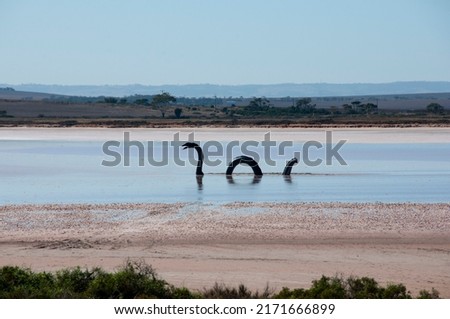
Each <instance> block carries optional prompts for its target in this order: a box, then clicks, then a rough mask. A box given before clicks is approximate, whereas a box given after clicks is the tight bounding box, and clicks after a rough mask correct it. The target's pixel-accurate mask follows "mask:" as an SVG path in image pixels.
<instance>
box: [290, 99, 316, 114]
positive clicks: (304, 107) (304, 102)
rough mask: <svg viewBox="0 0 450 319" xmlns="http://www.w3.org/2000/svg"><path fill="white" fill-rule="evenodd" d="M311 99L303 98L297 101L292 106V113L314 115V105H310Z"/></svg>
mask: <svg viewBox="0 0 450 319" xmlns="http://www.w3.org/2000/svg"><path fill="white" fill-rule="evenodd" d="M311 101H312V100H311V98H309V97H305V98H301V99H299V100H297V102H296V103H295V106H294V111H295V112H300V113H305V114H308V113H314V111H315V109H316V105H315V104H311Z"/></svg>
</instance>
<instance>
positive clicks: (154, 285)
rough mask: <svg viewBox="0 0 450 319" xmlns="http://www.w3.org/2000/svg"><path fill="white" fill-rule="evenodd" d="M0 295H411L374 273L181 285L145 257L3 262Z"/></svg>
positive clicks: (424, 292)
mask: <svg viewBox="0 0 450 319" xmlns="http://www.w3.org/2000/svg"><path fill="white" fill-rule="evenodd" d="M0 298H16V299H19V298H102V299H106V298H180V299H190V298H223V299H249V298H282V299H294V298H295V299H305V298H307V299H320V298H332V299H342V298H346V299H363V298H370V299H377V298H391V299H392V298H395V299H406V298H411V294H410V292H408V291H407V289H406V287H405V286H404V285H403V284H389V285H387V286H386V287H382V286H380V285H379V284H378V283H377V282H376V281H375V280H374V279H373V278H368V277H362V278H358V277H349V278H347V279H343V278H341V277H338V276H334V277H326V276H322V277H321V278H320V279H319V280H314V281H313V282H312V285H311V287H310V288H309V289H304V288H299V289H292V290H291V289H289V288H286V287H285V288H283V289H282V290H281V291H280V292H278V293H277V294H273V291H271V289H269V287H268V286H266V287H265V289H264V290H263V291H262V292H261V293H260V292H258V291H256V292H253V291H251V290H250V289H248V288H247V287H246V286H244V285H242V284H241V285H239V286H238V287H237V288H235V287H228V286H226V285H223V284H218V283H215V284H214V286H213V287H211V288H209V289H206V288H205V289H204V290H203V291H202V292H192V291H190V290H189V289H187V288H184V287H182V288H177V287H174V286H173V285H170V284H168V283H167V282H166V281H165V280H163V279H160V278H159V277H158V276H157V274H156V272H155V270H154V269H153V268H152V267H151V266H150V265H147V264H146V263H145V262H144V261H142V260H140V261H131V260H128V261H126V263H125V265H124V266H123V267H122V268H120V269H119V270H118V271H116V272H113V273H107V272H105V271H104V270H102V269H100V268H94V269H92V270H88V269H81V268H80V267H76V268H71V269H64V270H60V271H57V272H56V273H55V274H52V273H47V272H36V273H35V272H32V271H31V270H30V269H27V268H20V267H12V266H4V267H1V268H0ZM418 298H423V299H431V298H439V292H438V291H437V290H435V289H434V288H433V289H432V290H431V292H429V291H427V290H421V291H420V293H419V296H418Z"/></svg>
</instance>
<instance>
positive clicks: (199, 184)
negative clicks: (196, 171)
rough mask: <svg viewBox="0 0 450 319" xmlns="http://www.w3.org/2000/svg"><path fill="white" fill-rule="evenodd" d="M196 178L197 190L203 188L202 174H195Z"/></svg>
mask: <svg viewBox="0 0 450 319" xmlns="http://www.w3.org/2000/svg"><path fill="white" fill-rule="evenodd" d="M196 179H197V187H198V190H199V191H201V190H202V189H203V175H197V176H196Z"/></svg>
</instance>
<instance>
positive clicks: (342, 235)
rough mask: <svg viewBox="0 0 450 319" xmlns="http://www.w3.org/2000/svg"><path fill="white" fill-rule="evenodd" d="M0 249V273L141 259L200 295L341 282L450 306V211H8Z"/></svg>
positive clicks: (234, 206) (295, 207)
mask: <svg viewBox="0 0 450 319" xmlns="http://www.w3.org/2000/svg"><path fill="white" fill-rule="evenodd" d="M0 247H1V250H0V251H1V253H0V265H20V266H26V267H31V268H32V269H35V270H47V271H50V270H56V269H60V268H62V267H68V266H76V265H80V266H86V267H93V266H102V267H104V268H106V269H109V270H113V269H116V268H117V267H118V266H120V265H122V264H123V263H124V261H125V259H126V258H128V257H131V258H143V259H145V260H146V261H147V262H148V263H149V264H152V265H153V266H154V267H155V268H156V269H157V271H158V273H159V274H160V275H161V276H162V277H163V278H164V279H166V280H167V281H169V282H171V283H173V284H175V285H184V286H187V287H189V288H194V289H202V288H203V287H209V286H211V285H212V284H213V283H214V282H215V281H217V282H223V283H226V284H230V285H236V284H239V283H244V284H246V285H248V286H249V287H251V288H253V289H262V288H263V287H264V286H265V285H266V284H267V283H268V284H269V285H270V286H271V287H272V288H274V289H276V290H279V289H281V288H282V287H283V286H287V287H293V288H294V287H309V286H310V283H311V280H313V279H317V278H319V277H320V276H321V275H322V274H325V275H330V276H332V275H335V274H343V275H344V276H348V275H355V276H370V277H374V278H375V279H377V280H378V281H379V282H381V283H383V284H385V283H387V282H394V283H400V282H401V283H404V284H405V285H406V286H407V288H408V289H409V290H410V291H411V292H413V293H414V294H417V292H418V290H419V289H431V288H432V287H434V288H436V289H437V290H438V291H439V292H440V293H441V296H442V297H446V298H450V203H449V204H381V203H380V204H346V203H288V204H287V203H277V204H274V203H231V204H223V205H219V204H205V203H203V204H198V203H177V204H117V205H114V204H110V205H39V206H38V205H18V206H2V207H0Z"/></svg>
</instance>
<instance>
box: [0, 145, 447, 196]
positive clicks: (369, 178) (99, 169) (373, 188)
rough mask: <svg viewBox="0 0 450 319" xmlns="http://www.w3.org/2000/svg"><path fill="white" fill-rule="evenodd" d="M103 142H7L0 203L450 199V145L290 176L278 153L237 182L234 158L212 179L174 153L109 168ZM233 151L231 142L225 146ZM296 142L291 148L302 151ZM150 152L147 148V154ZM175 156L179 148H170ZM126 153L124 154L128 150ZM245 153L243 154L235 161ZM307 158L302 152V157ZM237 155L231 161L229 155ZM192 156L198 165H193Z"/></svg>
mask: <svg viewBox="0 0 450 319" xmlns="http://www.w3.org/2000/svg"><path fill="white" fill-rule="evenodd" d="M102 145H103V143H101V142H86V141H83V142H71V141H8V140H6V141H5V140H3V141H0V177H1V182H0V204H22V203H111V202H178V201H181V202H187V201H189V202H191V201H200V202H232V201H282V202H286V201H287V202H289V201H324V202H334V201H339V202H418V203H437V202H449V201H450V145H449V144H447V143H435V144H424V143H417V144H415V143H408V144H393V143H390V144H373V143H372V144H345V145H344V146H343V147H342V148H341V149H340V152H339V153H340V155H341V156H342V158H343V159H344V160H345V162H346V164H347V165H341V164H339V163H338V162H337V161H336V160H334V161H333V163H332V165H326V164H325V163H324V162H323V163H321V164H320V165H318V166H307V165H305V163H304V162H302V158H301V163H299V164H298V165H297V166H294V168H293V174H292V176H291V178H290V179H285V178H283V176H281V172H282V170H283V167H284V165H285V163H286V161H287V160H289V159H290V158H292V156H293V154H292V152H290V153H289V154H285V155H282V156H276V154H275V153H272V158H273V159H274V160H275V162H276V164H275V166H271V165H269V164H267V163H265V161H264V152H263V150H262V149H259V148H255V149H252V151H254V152H256V154H257V155H258V156H259V157H260V161H259V162H260V165H261V168H262V170H263V172H264V176H263V177H262V178H261V179H254V177H253V175H252V174H251V169H250V168H249V167H246V166H244V165H241V166H238V167H237V168H236V171H235V174H234V175H233V178H232V179H231V180H230V179H227V178H226V176H225V174H224V172H225V170H226V167H227V163H228V159H227V158H225V157H221V156H217V157H214V158H211V159H216V160H217V159H219V160H221V161H222V163H221V164H220V165H219V166H211V165H208V166H207V165H204V167H203V171H204V172H205V176H204V177H203V179H202V180H201V183H200V181H199V180H197V178H196V176H195V163H196V155H194V152H193V151H191V152H189V151H187V150H181V149H180V151H179V154H180V159H181V160H184V161H187V163H186V165H185V166H179V165H176V164H175V163H174V162H173V159H172V158H171V156H172V155H173V154H172V153H170V152H169V163H168V165H165V166H161V167H155V166H152V165H150V164H149V163H148V162H147V160H148V158H149V156H147V154H146V152H145V153H144V154H142V153H141V154H140V155H141V158H142V160H143V161H144V166H139V156H138V155H139V154H137V153H138V152H137V149H132V153H131V157H130V166H129V167H125V166H124V165H123V162H122V163H121V165H119V166H115V167H105V166H102V165H101V164H102V161H103V160H107V161H111V160H112V157H111V156H107V155H105V154H103V152H102ZM223 145H224V146H226V145H227V143H226V142H223ZM302 147H303V144H295V145H294V147H293V148H292V150H295V151H297V150H301V149H302ZM324 149H325V148H323V149H315V148H311V149H310V151H311V152H310V153H309V158H310V159H312V160H314V159H318V158H319V159H320V158H325V157H324V156H325V154H324ZM147 150H148V149H145V151H147ZM152 151H154V158H155V160H160V159H161V153H162V152H163V149H162V147H161V143H159V144H158V143H157V144H155V145H154V149H152ZM171 151H173V150H171ZM121 155H123V152H121ZM236 155H240V154H239V152H237V153H236V154H232V156H231V157H234V156H236ZM302 155H303V154H302ZM229 157H230V156H229ZM188 159H191V160H192V161H191V162H188Z"/></svg>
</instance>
